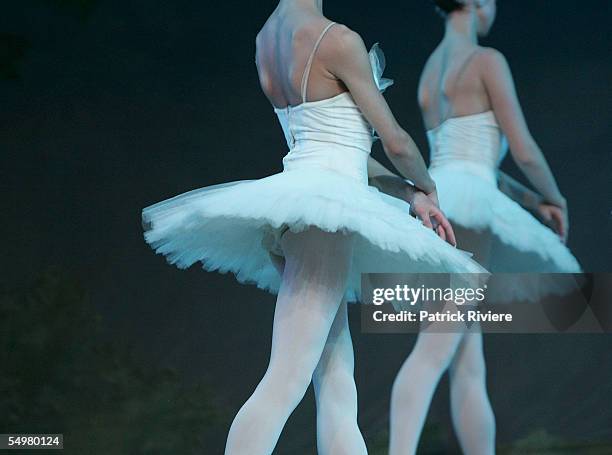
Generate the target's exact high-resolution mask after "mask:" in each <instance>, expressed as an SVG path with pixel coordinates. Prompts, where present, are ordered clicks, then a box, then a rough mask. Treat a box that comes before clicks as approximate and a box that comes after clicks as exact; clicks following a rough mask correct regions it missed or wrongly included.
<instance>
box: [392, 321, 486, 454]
mask: <svg viewBox="0 0 612 455" xmlns="http://www.w3.org/2000/svg"><path fill="white" fill-rule="evenodd" d="M474 328H475V329H476V330H475V331H470V332H467V333H466V332H462V333H431V331H428V330H427V329H425V330H423V331H422V332H421V333H420V334H419V336H418V339H417V343H416V345H415V347H414V350H413V351H412V353H411V354H410V356H409V357H408V358H407V359H406V361H405V362H404V364H403V365H402V368H401V369H400V371H399V373H398V375H397V377H396V379H395V382H394V384H393V391H392V396H391V432H390V435H391V441H390V450H389V454H390V455H408V454H410V455H412V454H414V453H416V450H417V446H418V442H419V437H420V434H421V431H422V429H423V425H424V423H425V419H426V417H427V410H428V408H429V404H430V403H431V400H432V397H433V394H434V391H435V389H436V387H437V384H438V382H439V380H440V378H441V376H442V374H443V373H444V371H445V370H446V369H447V368H449V367H450V371H449V372H450V398H451V414H452V419H453V425H454V426H455V430H456V432H457V437H458V439H459V443H460V445H461V448H462V450H463V453H465V454H466V455H491V454H494V453H495V417H494V415H493V410H492V409H491V404H490V403H489V398H488V395H487V390H486V380H485V374H486V369H485V361H484V355H483V350H482V333H481V332H480V330H479V328H478V327H474Z"/></svg>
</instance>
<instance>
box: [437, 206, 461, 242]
mask: <svg viewBox="0 0 612 455" xmlns="http://www.w3.org/2000/svg"><path fill="white" fill-rule="evenodd" d="M430 216H431V217H432V218H434V219H435V220H436V222H437V223H438V225H439V228H441V229H442V230H443V232H444V237H442V236H440V237H442V238H443V239H444V240H446V241H447V242H448V243H450V244H451V245H453V246H457V239H456V238H455V232H454V230H453V227H452V226H451V224H450V222H449V221H448V219H447V218H446V216H444V213H442V211H441V210H439V209H436V210H432V211H431V213H430ZM438 235H440V234H439V233H438Z"/></svg>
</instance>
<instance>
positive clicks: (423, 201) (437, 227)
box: [410, 191, 457, 246]
mask: <svg viewBox="0 0 612 455" xmlns="http://www.w3.org/2000/svg"><path fill="white" fill-rule="evenodd" d="M434 196H435V200H437V196H436V195H434ZM410 212H411V214H412V215H413V216H415V217H416V218H418V219H419V220H421V222H422V223H423V224H424V225H425V226H426V227H428V228H430V229H433V230H434V231H435V232H436V234H438V236H440V238H441V239H442V240H444V241H446V242H448V243H450V244H451V245H453V246H457V240H456V239H455V233H454V232H453V227H452V226H451V224H450V223H449V221H448V219H446V216H444V213H442V211H441V210H440V209H439V208H438V206H437V204H435V203H434V199H432V196H431V193H430V194H425V193H422V192H420V191H416V192H415V193H414V194H413V195H412V198H411V201H410Z"/></svg>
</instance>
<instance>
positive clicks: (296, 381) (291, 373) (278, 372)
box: [261, 367, 312, 406]
mask: <svg viewBox="0 0 612 455" xmlns="http://www.w3.org/2000/svg"><path fill="white" fill-rule="evenodd" d="M311 374H312V373H311V372H309V371H307V370H306V369H305V368H295V369H292V370H291V369H288V368H280V367H270V368H268V371H267V372H266V374H265V376H264V378H263V379H262V381H261V384H262V386H264V387H265V388H266V391H265V393H266V394H267V395H269V396H270V397H271V400H272V401H279V402H282V403H287V404H289V405H291V406H297V405H298V403H299V402H300V401H301V400H302V398H303V397H304V395H305V394H306V391H307V390H308V386H309V385H310V382H311V379H312V376H311Z"/></svg>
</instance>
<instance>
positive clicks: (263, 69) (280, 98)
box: [256, 8, 347, 108]
mask: <svg viewBox="0 0 612 455" xmlns="http://www.w3.org/2000/svg"><path fill="white" fill-rule="evenodd" d="M331 24H332V22H331V21H329V20H328V19H326V18H324V17H323V16H320V15H315V14H304V13H303V12H301V11H297V10H295V11H294V10H292V9H290V8H286V9H285V10H277V11H275V12H274V13H273V14H272V15H271V16H270V18H269V19H268V21H267V22H266V24H265V25H264V27H263V28H262V29H261V31H260V32H259V34H258V35H257V41H256V62H257V70H258V74H259V81H260V84H261V88H262V90H263V92H264V94H265V95H266V96H267V97H268V99H269V100H270V102H271V103H272V105H274V106H275V107H279V108H284V107H286V106H296V105H298V104H301V103H302V102H303V101H305V100H304V99H303V97H302V88H303V82H305V83H306V84H307V85H306V93H305V95H306V98H307V101H316V100H321V99H325V98H331V97H333V96H336V95H338V94H340V93H342V92H345V91H346V90H347V89H346V87H345V85H344V84H343V83H342V82H341V81H340V80H339V79H338V78H337V77H336V76H334V75H333V74H332V73H331V72H330V71H329V70H328V69H327V68H326V65H325V63H324V62H325V55H326V54H329V53H330V51H331V50H332V49H333V39H334V38H333V32H334V28H337V27H340V26H336V27H330V25H331ZM328 28H329V29H328ZM326 29H328V30H326ZM323 32H325V33H323ZM317 42H318V46H317ZM315 47H318V49H316V52H315V53H313V51H314V50H315ZM330 48H332V49H330ZM311 55H312V61H311V65H310V70H309V71H307V70H308V66H309V65H308V61H309V57H310V56H311ZM305 73H306V74H305Z"/></svg>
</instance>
